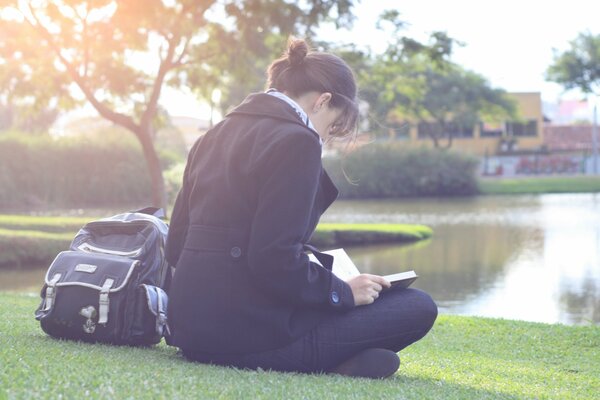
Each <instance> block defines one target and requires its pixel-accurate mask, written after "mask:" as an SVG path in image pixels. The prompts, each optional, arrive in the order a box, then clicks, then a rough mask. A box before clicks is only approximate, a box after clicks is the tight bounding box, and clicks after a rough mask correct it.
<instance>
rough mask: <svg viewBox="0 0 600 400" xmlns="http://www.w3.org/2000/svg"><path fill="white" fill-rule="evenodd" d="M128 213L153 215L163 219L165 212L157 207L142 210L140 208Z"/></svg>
mask: <svg viewBox="0 0 600 400" xmlns="http://www.w3.org/2000/svg"><path fill="white" fill-rule="evenodd" d="M130 212H132V213H140V214H148V215H153V216H155V217H156V218H164V217H165V210H163V209H162V208H159V207H144V208H140V209H139V210H135V211H130Z"/></svg>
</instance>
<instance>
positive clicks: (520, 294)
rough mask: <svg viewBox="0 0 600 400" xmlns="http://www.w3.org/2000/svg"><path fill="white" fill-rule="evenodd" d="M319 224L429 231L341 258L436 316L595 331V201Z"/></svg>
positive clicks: (367, 210) (395, 212) (342, 205)
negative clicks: (416, 292)
mask: <svg viewBox="0 0 600 400" xmlns="http://www.w3.org/2000/svg"><path fill="white" fill-rule="evenodd" d="M322 221H323V222H398V223H418V224H426V225H429V226H431V227H432V228H433V229H434V236H433V238H432V239H430V240H426V241H421V242H418V243H416V244H410V245H377V246H364V247H354V248H348V249H347V251H348V253H349V254H350V256H351V257H352V258H353V259H354V260H355V262H356V264H357V266H358V267H359V268H360V269H361V270H362V271H364V272H372V273H378V274H388V273H393V272H399V271H404V270H407V269H414V270H415V271H417V273H418V274H419V279H418V280H417V281H416V282H415V284H414V286H415V287H418V288H421V289H423V290H426V291H427V292H428V293H430V294H431V295H432V296H433V298H434V299H435V300H436V302H437V303H438V306H439V307H440V311H441V312H444V313H451V314H461V315H481V316H489V317H502V318H509V319H521V320H527V321H538V322H548V323H564V324H600V194H560V195H536V196H489V197H488V196H485V197H477V198H469V199H443V200H423V199H418V200H408V201H405V200H391V201H390V200H385V201H382V200H376V201H375V200H374V201H336V202H335V203H334V204H333V205H332V206H331V208H330V209H329V210H328V211H327V213H325V215H324V216H323V218H322ZM44 273H45V270H43V269H31V270H27V271H25V272H18V271H5V270H3V271H1V272H0V277H1V279H0V290H13V291H27V292H32V293H37V292H39V289H40V287H41V282H42V281H43V276H44Z"/></svg>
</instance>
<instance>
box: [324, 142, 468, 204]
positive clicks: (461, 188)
mask: <svg viewBox="0 0 600 400" xmlns="http://www.w3.org/2000/svg"><path fill="white" fill-rule="evenodd" d="M324 164H325V167H326V168H327V171H328V172H329V173H330V175H331V178H332V179H333V181H334V183H335V184H336V185H337V186H338V188H339V190H340V197H344V198H386V197H392V198H393V197H414V196H464V195H474V194H476V193H477V178H476V169H477V166H478V161H477V159H475V158H474V157H471V156H468V155H465V154H461V153H458V152H454V151H448V150H439V149H429V148H417V149H415V148H406V147H405V146H402V145H401V144H396V143H389V142H388V143H373V144H369V145H366V146H363V147H361V148H359V149H358V150H356V151H354V152H352V153H350V154H348V155H346V156H343V157H332V158H325V159H324ZM342 167H343V170H342ZM343 171H345V172H346V175H348V177H349V178H350V180H351V181H352V183H350V182H348V180H347V179H346V177H344V174H343Z"/></svg>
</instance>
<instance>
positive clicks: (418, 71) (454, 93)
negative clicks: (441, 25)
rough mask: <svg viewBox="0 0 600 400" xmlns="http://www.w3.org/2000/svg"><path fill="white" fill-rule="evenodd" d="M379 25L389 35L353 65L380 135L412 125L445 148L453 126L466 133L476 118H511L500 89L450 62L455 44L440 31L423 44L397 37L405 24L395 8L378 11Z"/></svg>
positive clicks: (508, 102) (512, 107)
mask: <svg viewBox="0 0 600 400" xmlns="http://www.w3.org/2000/svg"><path fill="white" fill-rule="evenodd" d="M379 24H380V25H379V26H380V28H381V29H384V30H385V29H388V30H389V28H386V26H390V25H391V27H392V28H391V35H390V37H393V38H395V39H394V40H392V42H390V44H389V45H388V48H387V50H386V51H385V53H383V54H381V55H378V56H375V57H373V58H372V60H371V61H370V62H368V63H367V66H360V65H361V63H360V62H359V63H358V65H359V71H360V73H359V81H360V83H361V87H362V88H363V89H362V90H361V95H362V97H363V99H365V100H366V101H367V102H368V103H369V105H370V107H371V112H372V114H373V116H374V119H375V120H376V122H377V124H378V125H379V126H380V129H378V130H379V132H380V133H381V131H386V130H388V128H389V127H390V126H391V127H401V128H402V127H404V128H406V127H408V124H407V123H411V124H417V125H420V126H421V127H425V128H427V129H423V130H424V131H425V134H426V135H428V136H429V137H430V138H431V140H432V141H433V144H434V146H435V147H446V148H448V147H451V146H452V140H453V137H454V133H455V131H457V130H459V131H460V130H461V129H462V130H465V131H468V130H471V131H472V129H473V128H474V126H475V124H476V123H477V122H478V121H480V120H481V119H487V120H490V119H491V120H498V119H503V118H507V117H512V116H514V114H515V105H514V103H513V102H512V101H511V100H510V99H509V98H508V97H506V95H505V92H504V91H503V90H500V89H494V88H492V87H490V85H489V83H488V82H487V81H486V80H485V79H484V78H483V77H482V76H480V75H478V74H476V73H474V72H471V71H468V70H466V69H464V68H462V67H460V66H459V65H457V64H455V63H453V62H452V61H450V57H451V55H452V51H453V48H454V47H455V46H457V45H461V43H460V42H458V41H456V40H455V39H453V38H451V37H449V36H448V35H447V34H446V33H445V32H433V33H432V34H431V35H430V38H429V41H428V42H427V43H422V42H419V41H417V40H415V39H412V38H409V37H406V36H402V35H401V31H402V29H403V28H404V25H405V24H404V22H403V21H402V20H401V19H400V15H399V13H398V12H397V11H386V12H384V13H383V14H382V16H381V18H380V21H379ZM375 130H377V129H375ZM444 139H446V143H445V145H443V144H442V141H443V140H444Z"/></svg>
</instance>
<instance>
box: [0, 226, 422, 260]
mask: <svg viewBox="0 0 600 400" xmlns="http://www.w3.org/2000/svg"><path fill="white" fill-rule="evenodd" d="M94 219H97V218H93V217H36V216H27V215H0V267H6V266H9V267H17V268H18V267H20V266H27V265H43V264H48V263H50V262H51V261H52V260H53V259H54V257H55V256H56V254H57V253H58V252H59V251H61V250H65V249H67V248H68V247H69V244H70V243H71V240H72V239H73V236H74V235H75V233H76V232H77V230H78V229H79V228H80V227H81V226H83V225H84V224H85V223H86V222H88V221H92V220H94ZM431 235H432V230H431V229H430V228H428V227H426V226H423V225H405V224H319V226H317V230H316V232H315V234H314V235H313V238H312V241H311V242H312V243H313V244H314V245H316V246H319V247H322V248H331V247H338V246H352V245H365V244H373V243H389V242H396V243H405V242H414V241H417V240H421V239H426V238H428V237H431Z"/></svg>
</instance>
